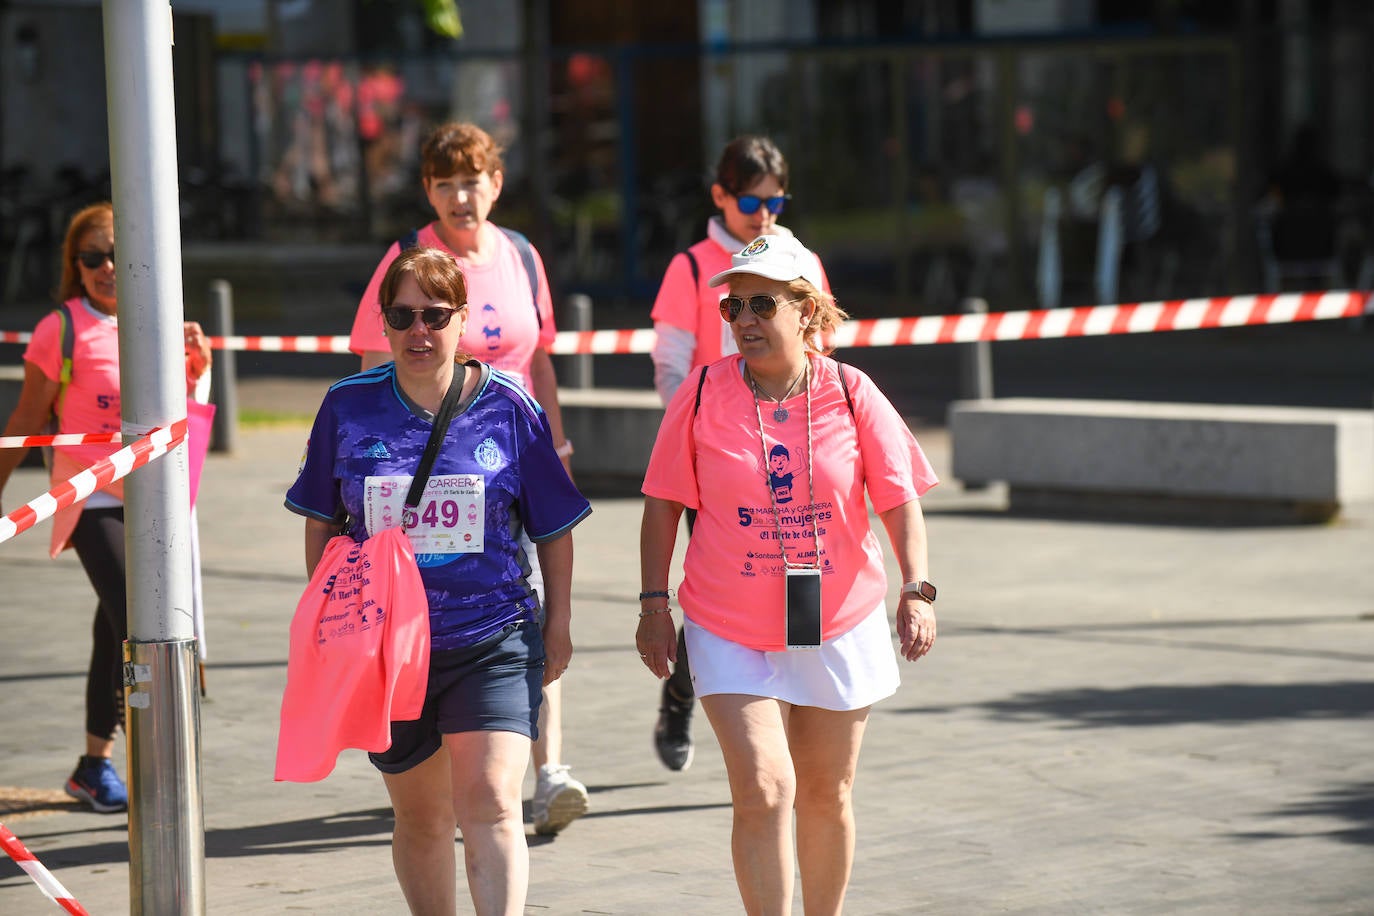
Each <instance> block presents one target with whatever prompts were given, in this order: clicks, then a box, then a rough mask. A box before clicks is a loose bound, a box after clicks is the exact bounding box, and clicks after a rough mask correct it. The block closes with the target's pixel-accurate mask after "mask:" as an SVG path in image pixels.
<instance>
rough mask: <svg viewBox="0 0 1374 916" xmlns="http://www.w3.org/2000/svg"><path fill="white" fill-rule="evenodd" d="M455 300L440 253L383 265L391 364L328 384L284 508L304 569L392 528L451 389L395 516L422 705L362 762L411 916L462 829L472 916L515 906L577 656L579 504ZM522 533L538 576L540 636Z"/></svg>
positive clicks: (457, 276) (451, 874) (461, 288)
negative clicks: (298, 518)
mask: <svg viewBox="0 0 1374 916" xmlns="http://www.w3.org/2000/svg"><path fill="white" fill-rule="evenodd" d="M466 292H467V291H466V286H465V283H464V280H463V274H462V271H461V270H460V269H459V266H458V264H457V262H456V261H454V259H453V258H452V257H451V256H449V255H448V254H446V253H444V252H442V251H438V250H434V249H426V248H412V249H408V250H407V251H404V252H402V253H401V255H400V256H399V257H398V258H397V259H396V260H395V261H394V262H393V263H392V264H391V266H390V267H389V268H388V270H387V273H386V276H385V278H384V279H383V281H382V284H381V295H380V302H381V307H382V315H383V317H384V319H385V321H386V326H387V327H386V336H387V341H388V343H389V344H390V346H391V355H392V359H393V361H392V362H391V363H387V364H384V365H382V366H380V367H378V368H376V369H372V370H369V371H367V372H363V373H361V374H359V375H355V376H351V377H350V378H347V379H344V380H343V381H341V382H339V383H338V384H336V385H334V386H333V387H332V388H331V389H330V391H329V393H328V394H327V395H326V396H325V401H324V403H323V404H322V405H321V407H320V412H319V415H318V417H317V418H316V421H315V426H314V428H313V429H312V431H311V435H310V444H309V446H308V448H307V451H306V458H305V462H304V463H303V464H302V466H301V472H300V476H299V477H298V479H297V480H296V483H295V484H294V485H293V486H292V487H291V489H290V491H289V492H288V494H287V506H288V508H290V509H292V510H293V511H295V512H298V513H300V514H302V515H304V516H305V518H306V522H305V552H306V567H307V570H308V571H310V572H313V571H314V568H315V566H316V565H318V563H319V561H320V558H321V556H322V554H323V552H324V548H325V545H326V544H327V543H328V541H329V539H330V538H331V537H333V536H335V535H337V534H339V533H340V532H341V531H343V532H346V533H347V534H349V535H350V536H351V537H353V538H354V539H356V540H361V539H363V538H365V537H366V536H367V535H368V534H376V533H377V530H380V528H379V527H378V524H379V520H380V519H382V518H385V517H390V518H398V519H399V518H401V517H402V516H401V513H400V512H399V511H398V509H397V507H395V506H392V505H391V504H390V503H389V502H387V500H388V499H390V494H391V493H393V492H396V491H397V490H399V492H400V493H402V494H403V493H404V492H405V490H406V489H408V486H409V475H413V474H414V471H415V468H416V466H417V465H418V463H419V455H420V453H421V452H422V451H423V449H424V444H425V442H426V440H427V439H428V436H429V431H430V429H431V428H432V424H433V418H434V416H435V414H436V413H437V412H438V410H439V407H440V405H441V403H442V402H443V401H444V398H445V395H446V394H448V393H449V390H450V386H458V387H459V391H460V394H459V400H458V407H457V410H456V411H455V414H454V416H453V419H452V422H451V424H450V426H449V428H448V432H447V434H446V436H445V438H444V440H443V443H442V446H441V448H440V450H439V454H438V457H437V459H436V461H435V464H434V469H433V471H432V473H431V475H430V479H429V486H427V487H426V489H425V494H424V496H423V498H422V499H421V501H420V504H419V506H418V507H417V511H416V512H415V513H413V515H410V516H407V517H406V522H405V524H406V526H407V535H408V536H409V538H410V540H411V543H412V545H414V547H415V553H416V558H417V562H418V564H419V567H420V577H421V579H422V581H423V582H424V585H425V592H426V595H427V597H428V600H429V618H430V631H431V653H430V670H429V684H428V688H427V691H426V700H425V707H424V710H423V712H422V713H421V715H420V718H419V719H417V720H415V721H410V722H392V724H391V738H392V744H391V747H390V748H389V749H388V750H387V751H385V752H384V753H381V754H372V755H370V756H371V759H372V762H373V764H374V765H375V766H376V767H377V768H378V769H379V770H381V771H382V773H383V778H384V779H385V781H386V787H387V791H388V793H389V794H390V796H391V803H392V807H393V809H394V810H395V815H396V827H395V832H394V834H393V838H392V859H393V861H394V863H395V868H396V876H397V878H398V880H399V881H400V884H401V889H402V891H403V892H404V894H405V898H406V901H407V903H408V904H409V905H410V909H411V911H412V912H415V913H453V912H456V861H455V855H454V831H455V829H461V830H462V835H463V851H464V857H465V861H466V865H467V878H468V890H469V892H470V893H471V895H472V900H473V905H474V908H475V909H476V911H477V912H479V913H521V912H523V911H524V901H525V894H526V890H527V886H528V882H529V852H528V847H527V845H526V839H525V832H524V824H523V821H522V812H521V800H520V789H521V783H522V781H523V779H524V774H525V766H526V761H527V760H528V759H529V754H530V743H531V739H532V738H533V736H534V735H535V733H536V722H537V718H538V714H539V705H540V694H541V688H542V687H543V686H544V685H546V684H549V683H552V682H553V681H555V680H557V679H558V678H559V677H560V676H561V675H562V674H563V672H564V671H565V670H566V668H567V666H568V662H569V660H570V658H571V657H572V639H571V636H570V629H569V624H570V617H571V606H570V605H571V579H572V556H573V553H572V537H571V535H570V534H569V532H570V530H571V529H572V527H573V526H574V525H576V524H577V523H578V522H580V521H581V520H582V519H583V518H584V517H586V515H587V514H588V513H589V512H590V511H591V507H590V506H589V505H588V503H587V501H586V499H585V498H583V497H582V495H581V494H580V493H579V492H578V491H577V489H576V487H574V486H573V484H572V481H571V479H569V477H568V475H567V472H566V471H565V470H564V468H563V465H562V462H561V461H560V459H559V456H558V454H557V452H556V450H555V448H554V445H553V439H552V436H551V433H550V431H549V425H548V420H547V418H546V417H545V415H544V413H543V411H542V410H540V408H539V406H538V405H537V404H536V403H535V402H534V401H533V400H532V399H531V398H530V397H529V396H528V395H527V394H526V393H525V392H524V389H523V388H522V387H520V385H519V384H518V383H517V382H516V381H515V380H514V379H513V378H512V377H510V376H506V375H504V374H503V373H500V372H496V371H493V370H491V369H490V367H488V366H485V365H483V364H482V363H479V362H477V361H476V360H472V359H469V358H468V357H467V356H466V355H465V354H461V353H459V350H458V342H459V339H460V338H461V337H462V334H463V329H464V325H465V324H466V321H467V308H466ZM455 358H456V359H455ZM455 370H457V371H455ZM380 527H386V526H385V524H381V525H380ZM522 531H524V532H525V533H527V534H528V535H529V538H530V539H531V540H532V541H533V542H534V543H535V545H536V547H537V551H538V554H539V561H540V564H541V566H542V567H543V571H544V621H543V626H542V628H541V627H540V624H539V621H538V607H539V603H538V600H537V598H536V597H535V595H534V590H533V589H532V588H531V587H530V584H529V582H528V580H527V579H526V576H527V575H528V572H529V562H528V559H527V557H526V555H525V551H524V550H523V548H522V547H521V546H520V534H521V532H522Z"/></svg>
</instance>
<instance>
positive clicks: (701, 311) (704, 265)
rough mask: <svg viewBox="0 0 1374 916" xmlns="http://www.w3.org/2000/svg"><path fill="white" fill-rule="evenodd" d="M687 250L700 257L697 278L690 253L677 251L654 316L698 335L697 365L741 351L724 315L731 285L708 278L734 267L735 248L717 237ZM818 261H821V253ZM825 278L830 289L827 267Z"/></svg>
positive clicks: (824, 287) (694, 357)
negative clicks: (713, 283)
mask: <svg viewBox="0 0 1374 916" xmlns="http://www.w3.org/2000/svg"><path fill="white" fill-rule="evenodd" d="M744 244H747V243H744ZM744 244H741V245H740V248H743V247H744ZM687 250H688V251H690V252H691V253H692V255H693V256H694V257H695V258H696V259H697V279H695V280H694V279H693V278H692V264H691V262H690V261H688V260H687V255H686V254H677V255H675V256H674V257H673V259H672V260H671V261H669V262H668V269H667V270H666V271H664V273H663V282H662V283H661V284H660V285H659V287H658V296H657V297H656V298H655V299H654V308H653V311H652V312H651V313H650V317H651V318H652V319H653V320H654V321H655V322H658V321H661V322H663V323H664V324H670V325H672V326H673V327H675V328H681V329H682V330H684V331H691V332H692V333H693V334H694V335H696V339H697V348H696V352H695V353H693V354H692V367H693V368H696V367H697V366H709V365H710V364H711V363H713V362H715V361H716V360H718V359H720V358H721V357H722V356H727V355H729V354H732V353H738V352H739V347H737V346H735V338H734V337H733V336H732V335H731V333H730V325H729V324H727V323H726V322H724V321H722V320H721V317H720V300H721V299H723V298H725V297H726V296H727V295H729V293H730V288H729V286H728V285H725V284H722V285H721V286H716V287H711V286H707V285H706V281H707V280H710V279H711V278H712V277H714V276H715V275H716V274H718V273H720V272H721V271H722V270H729V269H730V256H731V255H733V254H734V253H735V252H734V251H727V250H726V249H725V248H724V247H723V246H722V245H721V244H720V242H719V241H717V240H716V239H714V238H705V239H702V240H701V241H700V242H697V243H696V244H695V245H693V246H692V247H691V248H689V249H687ZM738 250H739V249H736V251H738ZM816 263H817V264H818V265H819V264H820V258H819V257H817V258H816ZM821 280H822V284H821V289H822V291H823V292H827V293H828V292H830V278H829V277H827V276H826V275H825V268H824V267H821Z"/></svg>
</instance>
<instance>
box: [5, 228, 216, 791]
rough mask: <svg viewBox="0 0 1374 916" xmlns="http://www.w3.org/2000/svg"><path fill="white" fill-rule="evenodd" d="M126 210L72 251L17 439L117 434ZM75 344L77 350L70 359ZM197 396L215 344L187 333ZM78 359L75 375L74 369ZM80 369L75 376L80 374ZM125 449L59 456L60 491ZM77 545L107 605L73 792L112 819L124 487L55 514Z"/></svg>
mask: <svg viewBox="0 0 1374 916" xmlns="http://www.w3.org/2000/svg"><path fill="white" fill-rule="evenodd" d="M114 257H115V235H114V209H113V207H111V205H110V204H108V203H99V204H93V205H91V206H89V207H86V208H85V209H84V210H81V211H79V212H78V213H77V214H76V215H75V216H73V217H72V220H71V223H70V224H69V225H68V226H67V235H66V238H65V239H64V240H63V242H62V283H61V286H60V288H59V290H58V295H59V298H60V300H61V301H62V306H61V307H60V308H59V309H58V310H56V311H53V312H52V313H50V314H48V315H46V316H44V318H43V319H42V320H40V321H39V322H38V326H37V327H36V328H34V331H33V339H32V340H31V341H30V342H29V346H28V349H27V350H25V351H24V386H23V388H22V389H20V392H19V402H18V404H16V405H15V408H14V412H13V413H12V414H11V415H10V418H9V422H8V423H6V424H5V432H4V434H5V435H6V436H33V435H38V434H40V433H42V432H43V430H44V428H45V427H46V426H47V423H48V420H49V418H51V417H53V416H56V417H57V420H58V432H59V433H86V434H91V433H117V432H119V431H120V416H119V328H118V320H117V317H116V313H117V311H118V302H117V301H116V297H115V262H114ZM64 338H65V340H67V341H70V347H71V349H70V351H69V352H68V351H67V350H66V344H64ZM185 338H186V347H185V348H186V391H187V393H188V394H189V393H191V391H193V390H194V388H195V386H196V382H197V381H199V380H200V378H201V376H203V375H204V374H205V371H206V370H207V369H208V368H209V367H210V341H209V338H208V337H206V336H205V333H204V331H202V330H201V327H200V325H199V324H197V323H196V322H194V321H188V322H186V324H185ZM68 359H70V361H71V362H70V366H67V365H64V364H65V363H66V361H67V360H68ZM68 370H69V371H70V375H68ZM118 450H119V446H118V445H114V444H108V443H107V444H88V445H76V446H58V447H57V448H55V449H54V450H53V461H52V482H53V483H54V484H57V483H60V482H62V481H64V480H67V479H68V478H70V477H72V476H73V475H74V474H76V473H78V472H79V471H81V470H82V469H84V468H87V467H90V466H91V465H92V464H95V463H96V462H97V461H100V460H101V459H103V458H106V457H108V456H109V455H110V454H112V453H113V452H116V451H118ZM25 451H26V450H24V449H0V490H3V489H4V486H5V483H6V482H8V480H9V478H10V474H12V473H13V472H14V469H15V468H16V467H18V466H19V464H20V462H21V461H23V459H24V454H25ZM68 547H75V548H76V554H77V556H78V557H79V558H80V559H81V566H82V568H84V569H85V570H86V576H87V578H89V579H90V581H91V585H92V586H93V587H94V588H95V593H96V598H97V600H98V602H99V604H98V605H97V607H96V612H95V624H94V626H93V628H92V641H93V642H92V646H91V661H90V668H89V670H88V672H87V675H86V753H85V754H84V755H82V757H81V759H80V760H79V761H78V762H77V766H76V770H75V771H74V772H73V773H72V775H71V777H70V778H69V779H68V780H67V783H66V786H65V789H66V791H67V794H68V795H70V796H72V797H73V798H76V799H79V800H81V801H83V802H85V803H86V804H87V805H89V806H90V807H91V808H92V809H93V810H95V811H98V812H101V813H111V812H116V811H123V810H124V809H125V808H127V807H128V792H127V790H126V789H125V787H124V781H123V780H122V779H120V777H119V773H118V772H117V771H116V770H115V767H114V764H113V763H111V761H110V758H111V755H112V754H113V753H114V738H115V731H116V730H117V729H118V728H119V727H120V726H122V725H123V724H124V640H125V639H126V638H127V636H128V626H129V624H128V603H127V599H126V595H125V580H124V487H123V481H115V482H113V483H112V484H110V485H109V486H107V487H105V488H104V489H101V490H98V491H97V492H95V493H92V494H91V495H90V497H88V498H87V499H86V500H84V501H83V502H79V503H76V504H75V505H72V506H68V507H67V508H65V509H62V510H60V511H59V512H58V513H57V514H56V515H54V516H53V527H52V550H51V552H52V556H53V557H54V558H55V557H57V555H58V554H60V553H61V552H62V551H63V550H65V549H66V548H68Z"/></svg>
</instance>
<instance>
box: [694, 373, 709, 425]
mask: <svg viewBox="0 0 1374 916" xmlns="http://www.w3.org/2000/svg"><path fill="white" fill-rule="evenodd" d="M705 386H706V367H705V366H702V367H701V375H700V376H698V377H697V403H696V406H695V407H693V408H692V416H693V417H695V416H696V415H697V411H699V410H701V389H702V388H704V387H705Z"/></svg>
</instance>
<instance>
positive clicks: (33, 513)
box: [0, 419, 186, 544]
mask: <svg viewBox="0 0 1374 916" xmlns="http://www.w3.org/2000/svg"><path fill="white" fill-rule="evenodd" d="M185 439H186V421H185V420H184V419H182V420H177V421H176V422H175V423H173V424H172V425H171V426H159V427H157V428H156V429H154V430H152V431H151V432H149V433H148V434H147V435H146V436H143V437H141V438H139V439H136V440H134V441H133V442H132V443H130V444H129V445H126V446H125V447H124V448H122V449H120V450H119V451H117V452H115V453H114V454H113V455H110V456H109V457H108V458H102V459H101V460H99V461H97V462H96V463H95V464H93V465H91V466H90V467H88V468H86V470H84V471H82V472H81V473H79V474H77V475H76V476H74V477H72V478H71V479H70V480H64V481H63V482H62V483H59V484H58V485H57V486H55V487H53V488H52V489H51V490H49V491H48V492H46V493H44V494H43V495H42V496H38V497H35V498H34V499H31V500H29V501H28V502H27V503H26V504H24V505H23V506H20V507H19V508H18V509H15V510H14V511H13V512H11V513H10V514H9V515H6V516H5V517H4V518H0V544H3V543H5V542H6V541H8V540H9V539H10V538H12V537H14V536H15V535H17V534H20V533H21V532H24V531H27V530H29V529H30V528H32V527H33V526H34V525H36V524H38V523H39V522H41V521H43V520H44V519H46V518H50V517H51V516H52V515H53V514H54V513H56V512H57V510H59V509H65V508H66V507H67V506H70V505H71V504H72V503H74V502H77V501H79V500H83V499H85V498H86V497H88V496H90V495H91V494H92V493H94V492H95V491H96V490H99V489H100V488H101V487H104V486H106V485H108V484H110V483H112V482H113V481H116V480H119V479H120V478H121V477H127V476H128V475H129V474H131V473H133V472H134V471H135V470H137V469H138V468H141V467H143V465H145V464H148V463H149V462H151V461H154V460H156V459H158V458H161V457H162V456H163V455H165V454H167V452H169V451H171V450H172V449H174V448H176V447H177V446H178V445H180V444H181V443H182V442H183V441H185Z"/></svg>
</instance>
